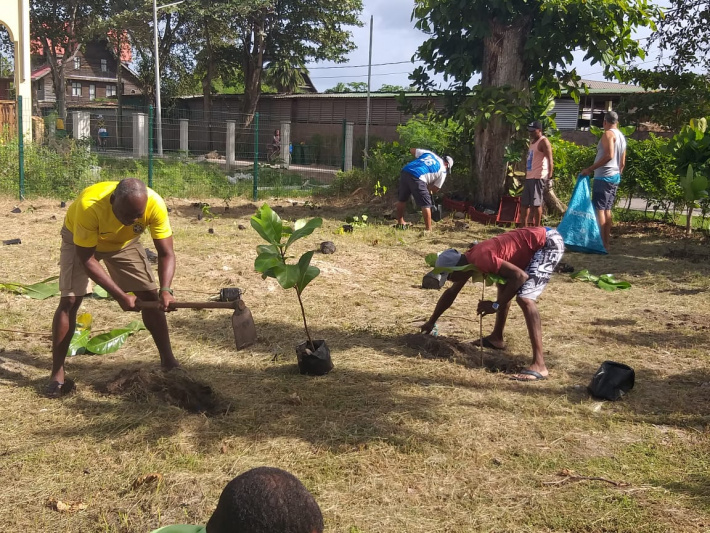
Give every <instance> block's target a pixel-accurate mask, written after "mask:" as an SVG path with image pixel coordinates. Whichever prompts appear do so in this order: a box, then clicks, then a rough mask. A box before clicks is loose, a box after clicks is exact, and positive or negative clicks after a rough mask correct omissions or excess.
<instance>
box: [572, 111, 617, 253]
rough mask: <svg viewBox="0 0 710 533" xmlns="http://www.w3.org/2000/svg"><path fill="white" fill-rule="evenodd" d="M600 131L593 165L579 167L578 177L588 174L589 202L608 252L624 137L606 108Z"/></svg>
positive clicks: (610, 112) (614, 118) (615, 119)
mask: <svg viewBox="0 0 710 533" xmlns="http://www.w3.org/2000/svg"><path fill="white" fill-rule="evenodd" d="M603 125H604V134H603V135H602V138H601V139H599V144H597V156H596V157H595V158H594V164H593V165H592V166H590V167H587V168H585V169H584V170H582V172H581V174H582V176H591V175H592V172H594V184H593V185H592V205H594V209H595V211H596V212H597V221H598V222H599V230H600V232H601V234H602V241H603V243H604V248H606V250H607V252H608V251H609V241H610V240H611V225H612V218H611V210H612V209H613V208H614V204H615V203H616V191H617V189H618V188H619V183H620V182H621V173H622V172H623V171H624V167H625V166H626V137H624V134H623V133H621V132H620V131H619V115H617V114H616V113H615V112H614V111H609V112H607V113H606V115H604V124H603Z"/></svg>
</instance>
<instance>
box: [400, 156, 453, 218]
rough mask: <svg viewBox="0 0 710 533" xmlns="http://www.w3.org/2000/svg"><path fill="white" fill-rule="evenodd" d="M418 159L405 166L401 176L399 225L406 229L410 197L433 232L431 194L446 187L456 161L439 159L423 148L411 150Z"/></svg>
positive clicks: (445, 157)
mask: <svg viewBox="0 0 710 533" xmlns="http://www.w3.org/2000/svg"><path fill="white" fill-rule="evenodd" d="M410 152H411V153H412V155H413V156H414V157H415V158H416V159H415V160H414V161H412V162H410V163H408V164H407V165H405V167H404V168H403V169H402V172H400V174H399V191H398V194H397V223H398V224H399V225H400V226H402V227H405V222H404V206H405V204H406V202H407V200H409V197H410V196H413V197H414V201H415V202H416V203H417V205H418V206H419V207H421V208H422V215H423V216H424V226H425V228H426V230H427V231H429V230H431V208H432V207H433V205H434V204H433V203H432V201H431V193H435V192H438V191H439V189H441V187H442V186H443V185H444V180H445V179H446V176H447V175H448V174H449V172H451V167H452V166H453V165H454V160H453V159H452V158H451V157H450V156H448V155H446V156H444V157H443V159H442V158H441V157H439V156H438V155H436V154H435V153H434V152H432V151H431V150H424V149H422V148H412V149H410Z"/></svg>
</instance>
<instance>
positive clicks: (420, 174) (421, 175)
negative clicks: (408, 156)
mask: <svg viewBox="0 0 710 533" xmlns="http://www.w3.org/2000/svg"><path fill="white" fill-rule="evenodd" d="M414 155H415V157H416V159H415V160H414V161H411V162H410V163H407V164H406V165H405V166H404V168H403V169H402V170H403V171H404V172H406V173H407V174H411V175H412V176H414V177H415V178H416V179H419V180H422V181H423V182H424V183H426V184H427V185H434V186H435V187H437V188H439V189H441V187H442V185H444V180H445V179H446V167H445V166H444V162H443V161H442V160H441V158H439V156H437V155H436V154H434V153H433V152H430V151H429V150H423V149H421V148H417V149H416V150H415V152H414Z"/></svg>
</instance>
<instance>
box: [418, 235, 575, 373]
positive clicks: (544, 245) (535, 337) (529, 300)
mask: <svg viewBox="0 0 710 533" xmlns="http://www.w3.org/2000/svg"><path fill="white" fill-rule="evenodd" d="M564 251H565V247H564V243H563V241H562V236H561V235H560V234H559V233H558V232H557V230H554V229H551V228H544V227H532V228H521V229H516V230H513V231H509V232H508V233H504V234H502V235H498V236H497V237H494V238H492V239H489V240H487V241H483V242H482V243H480V244H476V245H474V246H473V247H472V248H471V249H470V250H468V251H467V252H466V253H464V254H460V253H459V252H457V251H456V250H453V249H450V250H446V251H445V252H443V253H442V254H440V255H439V258H438V259H437V263H436V266H444V267H453V266H465V265H467V264H472V265H474V266H475V267H476V268H477V269H478V270H479V271H480V272H482V273H484V274H497V275H498V276H500V277H502V278H504V279H505V281H506V283H505V285H498V298H497V300H496V301H495V302H491V301H489V300H480V301H479V302H478V309H477V312H478V314H479V315H488V314H492V313H495V315H496V321H495V326H494V327H493V333H491V334H490V335H489V336H488V337H483V338H482V339H481V340H480V341H479V342H482V343H483V346H484V347H485V348H492V349H494V350H504V349H505V347H506V346H505V343H504V341H503V329H504V328H505V323H506V320H507V319H508V311H509V309H510V302H511V301H512V300H513V298H515V299H516V302H517V304H518V305H519V306H520V308H521V309H522V310H523V315H524V316H525V324H526V325H527V328H528V335H529V336H530V343H531V344H532V352H533V359H532V363H531V364H530V366H528V367H527V368H526V369H524V370H521V371H520V372H519V373H517V374H515V375H513V376H512V378H511V379H514V380H517V381H539V380H544V379H547V376H548V374H549V372H548V370H547V367H546V366H545V359H544V357H543V353H542V325H541V323H540V314H539V313H538V310H537V304H536V300H537V298H538V296H540V294H542V291H543V290H544V289H545V287H546V286H547V283H548V282H549V281H550V277H551V276H552V273H553V272H554V271H555V267H557V265H558V263H559V262H560V261H561V260H562V255H563V254H564ZM472 275H473V272H472V271H460V272H452V273H451V274H449V279H450V280H451V281H453V285H452V286H451V287H449V288H448V289H447V290H446V291H444V293H443V294H442V295H441V297H440V298H439V301H438V302H437V304H436V308H435V309H434V313H433V314H432V315H431V318H429V320H428V321H427V322H425V323H424V324H423V325H422V326H420V327H421V329H422V331H423V332H425V333H431V330H432V329H433V328H434V325H435V324H436V321H437V320H438V319H439V317H440V316H441V315H442V314H443V313H444V311H446V310H447V309H448V308H449V307H451V305H452V304H453V303H454V300H456V297H457V296H458V294H459V292H461V289H462V288H463V286H464V285H465V284H466V282H467V281H468V279H469V278H470V277H471V276H472ZM476 344H478V343H476Z"/></svg>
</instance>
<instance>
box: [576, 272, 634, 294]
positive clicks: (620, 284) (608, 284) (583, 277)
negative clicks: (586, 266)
mask: <svg viewBox="0 0 710 533" xmlns="http://www.w3.org/2000/svg"><path fill="white" fill-rule="evenodd" d="M570 277H571V278H572V279H575V280H577V281H588V282H590V283H594V284H595V285H596V286H597V287H599V288H600V289H603V290H605V291H609V292H611V291H616V290H626V289H630V288H631V283H629V282H628V281H622V280H617V279H616V278H615V277H614V274H602V275H601V276H595V275H593V274H590V273H589V270H580V271H579V272H575V273H573V274H570Z"/></svg>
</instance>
